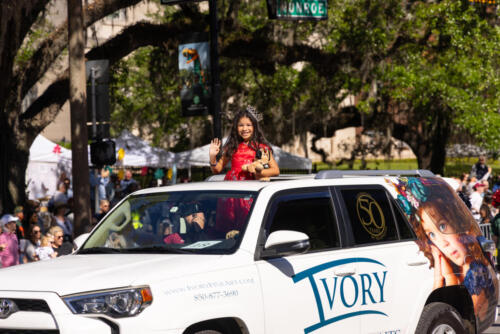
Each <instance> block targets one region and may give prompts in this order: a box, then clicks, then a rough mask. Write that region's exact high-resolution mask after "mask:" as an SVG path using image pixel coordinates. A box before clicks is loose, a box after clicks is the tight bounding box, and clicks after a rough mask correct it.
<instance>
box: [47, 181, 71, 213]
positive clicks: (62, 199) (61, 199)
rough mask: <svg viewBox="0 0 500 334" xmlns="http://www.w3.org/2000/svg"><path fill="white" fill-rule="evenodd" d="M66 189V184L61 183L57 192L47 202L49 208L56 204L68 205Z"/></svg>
mask: <svg viewBox="0 0 500 334" xmlns="http://www.w3.org/2000/svg"><path fill="white" fill-rule="evenodd" d="M67 191H68V188H67V186H66V183H64V182H61V183H59V185H58V186H57V191H56V192H55V194H54V196H52V198H51V199H50V200H49V208H50V207H51V206H54V208H55V205H56V203H64V204H66V203H68V195H67Z"/></svg>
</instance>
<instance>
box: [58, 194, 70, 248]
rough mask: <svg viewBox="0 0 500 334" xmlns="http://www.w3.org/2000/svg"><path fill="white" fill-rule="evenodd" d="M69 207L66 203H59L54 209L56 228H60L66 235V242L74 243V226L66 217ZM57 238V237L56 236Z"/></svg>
mask: <svg viewBox="0 0 500 334" xmlns="http://www.w3.org/2000/svg"><path fill="white" fill-rule="evenodd" d="M67 209H68V206H67V205H66V204H64V203H57V204H56V207H55V209H54V218H55V222H56V224H55V226H59V227H60V228H61V229H62V231H63V235H64V241H69V242H73V224H71V222H70V221H69V219H68V218H67V217H66V210H67ZM54 237H55V236H54Z"/></svg>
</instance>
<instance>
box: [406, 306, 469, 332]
mask: <svg viewBox="0 0 500 334" xmlns="http://www.w3.org/2000/svg"><path fill="white" fill-rule="evenodd" d="M415 333H416V334H466V333H467V330H466V329H465V325H464V321H463V319H462V317H461V316H460V314H459V313H458V312H457V310H456V309H455V308H454V307H453V306H451V305H448V304H445V303H430V304H429V305H426V306H425V307H424V311H423V312H422V315H421V316H420V320H419V322H418V325H417V330H416V331H415Z"/></svg>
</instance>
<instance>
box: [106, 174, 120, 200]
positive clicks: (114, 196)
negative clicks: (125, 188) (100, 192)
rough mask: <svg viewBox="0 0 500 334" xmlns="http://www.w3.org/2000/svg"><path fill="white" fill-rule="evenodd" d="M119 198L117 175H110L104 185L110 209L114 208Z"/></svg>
mask: <svg viewBox="0 0 500 334" xmlns="http://www.w3.org/2000/svg"><path fill="white" fill-rule="evenodd" d="M120 198H121V195H120V182H118V175H116V174H114V173H112V174H111V175H110V177H109V183H108V184H107V185H106V199H107V200H108V201H109V205H110V208H112V207H114V206H115V205H116V204H117V203H118V201H119V200H120Z"/></svg>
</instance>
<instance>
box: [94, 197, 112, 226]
mask: <svg viewBox="0 0 500 334" xmlns="http://www.w3.org/2000/svg"><path fill="white" fill-rule="evenodd" d="M108 212H109V201H108V200H107V199H101V201H100V202H99V212H98V213H96V214H95V215H94V217H93V218H94V220H95V224H97V223H98V222H100V221H101V219H102V218H104V216H105V215H106V214H107V213H108ZM95 224H94V225H95Z"/></svg>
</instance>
